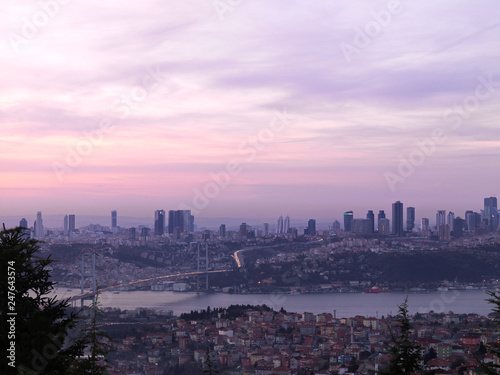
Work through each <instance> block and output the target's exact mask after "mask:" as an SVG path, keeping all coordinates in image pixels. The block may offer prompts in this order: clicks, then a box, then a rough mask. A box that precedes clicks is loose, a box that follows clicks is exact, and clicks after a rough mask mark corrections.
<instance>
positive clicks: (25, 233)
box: [19, 217, 30, 239]
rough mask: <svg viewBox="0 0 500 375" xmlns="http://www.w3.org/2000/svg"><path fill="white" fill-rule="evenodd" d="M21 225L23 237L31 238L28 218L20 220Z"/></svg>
mask: <svg viewBox="0 0 500 375" xmlns="http://www.w3.org/2000/svg"><path fill="white" fill-rule="evenodd" d="M19 226H20V227H21V228H24V229H23V238H25V239H29V238H30V230H29V229H28V220H26V219H25V218H24V217H23V218H22V219H21V221H19Z"/></svg>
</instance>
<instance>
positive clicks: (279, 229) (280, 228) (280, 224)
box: [276, 215, 283, 234]
mask: <svg viewBox="0 0 500 375" xmlns="http://www.w3.org/2000/svg"><path fill="white" fill-rule="evenodd" d="M276 233H277V234H280V233H283V216H281V215H280V217H279V218H278V224H277V226H276Z"/></svg>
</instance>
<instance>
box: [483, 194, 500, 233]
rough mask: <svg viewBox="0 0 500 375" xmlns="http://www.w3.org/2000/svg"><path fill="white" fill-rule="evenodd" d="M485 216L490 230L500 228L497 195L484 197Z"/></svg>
mask: <svg viewBox="0 0 500 375" xmlns="http://www.w3.org/2000/svg"><path fill="white" fill-rule="evenodd" d="M484 218H485V219H486V220H487V223H488V230H489V231H496V230H497V229H498V207H497V198H496V197H489V198H484Z"/></svg>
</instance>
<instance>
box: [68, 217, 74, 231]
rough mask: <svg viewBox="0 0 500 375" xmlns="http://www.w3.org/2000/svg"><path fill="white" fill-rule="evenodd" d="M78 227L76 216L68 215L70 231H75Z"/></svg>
mask: <svg viewBox="0 0 500 375" xmlns="http://www.w3.org/2000/svg"><path fill="white" fill-rule="evenodd" d="M75 229H76V216H75V215H68V231H69V233H72V232H74V231H75Z"/></svg>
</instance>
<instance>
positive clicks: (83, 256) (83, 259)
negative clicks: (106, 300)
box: [80, 250, 96, 307]
mask: <svg viewBox="0 0 500 375" xmlns="http://www.w3.org/2000/svg"><path fill="white" fill-rule="evenodd" d="M85 278H92V300H93V302H94V303H95V293H96V279H95V250H94V251H93V252H92V273H85V252H84V251H82V272H81V279H80V289H81V291H80V292H81V294H83V293H84V288H85ZM81 306H82V307H83V298H82V299H81Z"/></svg>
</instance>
